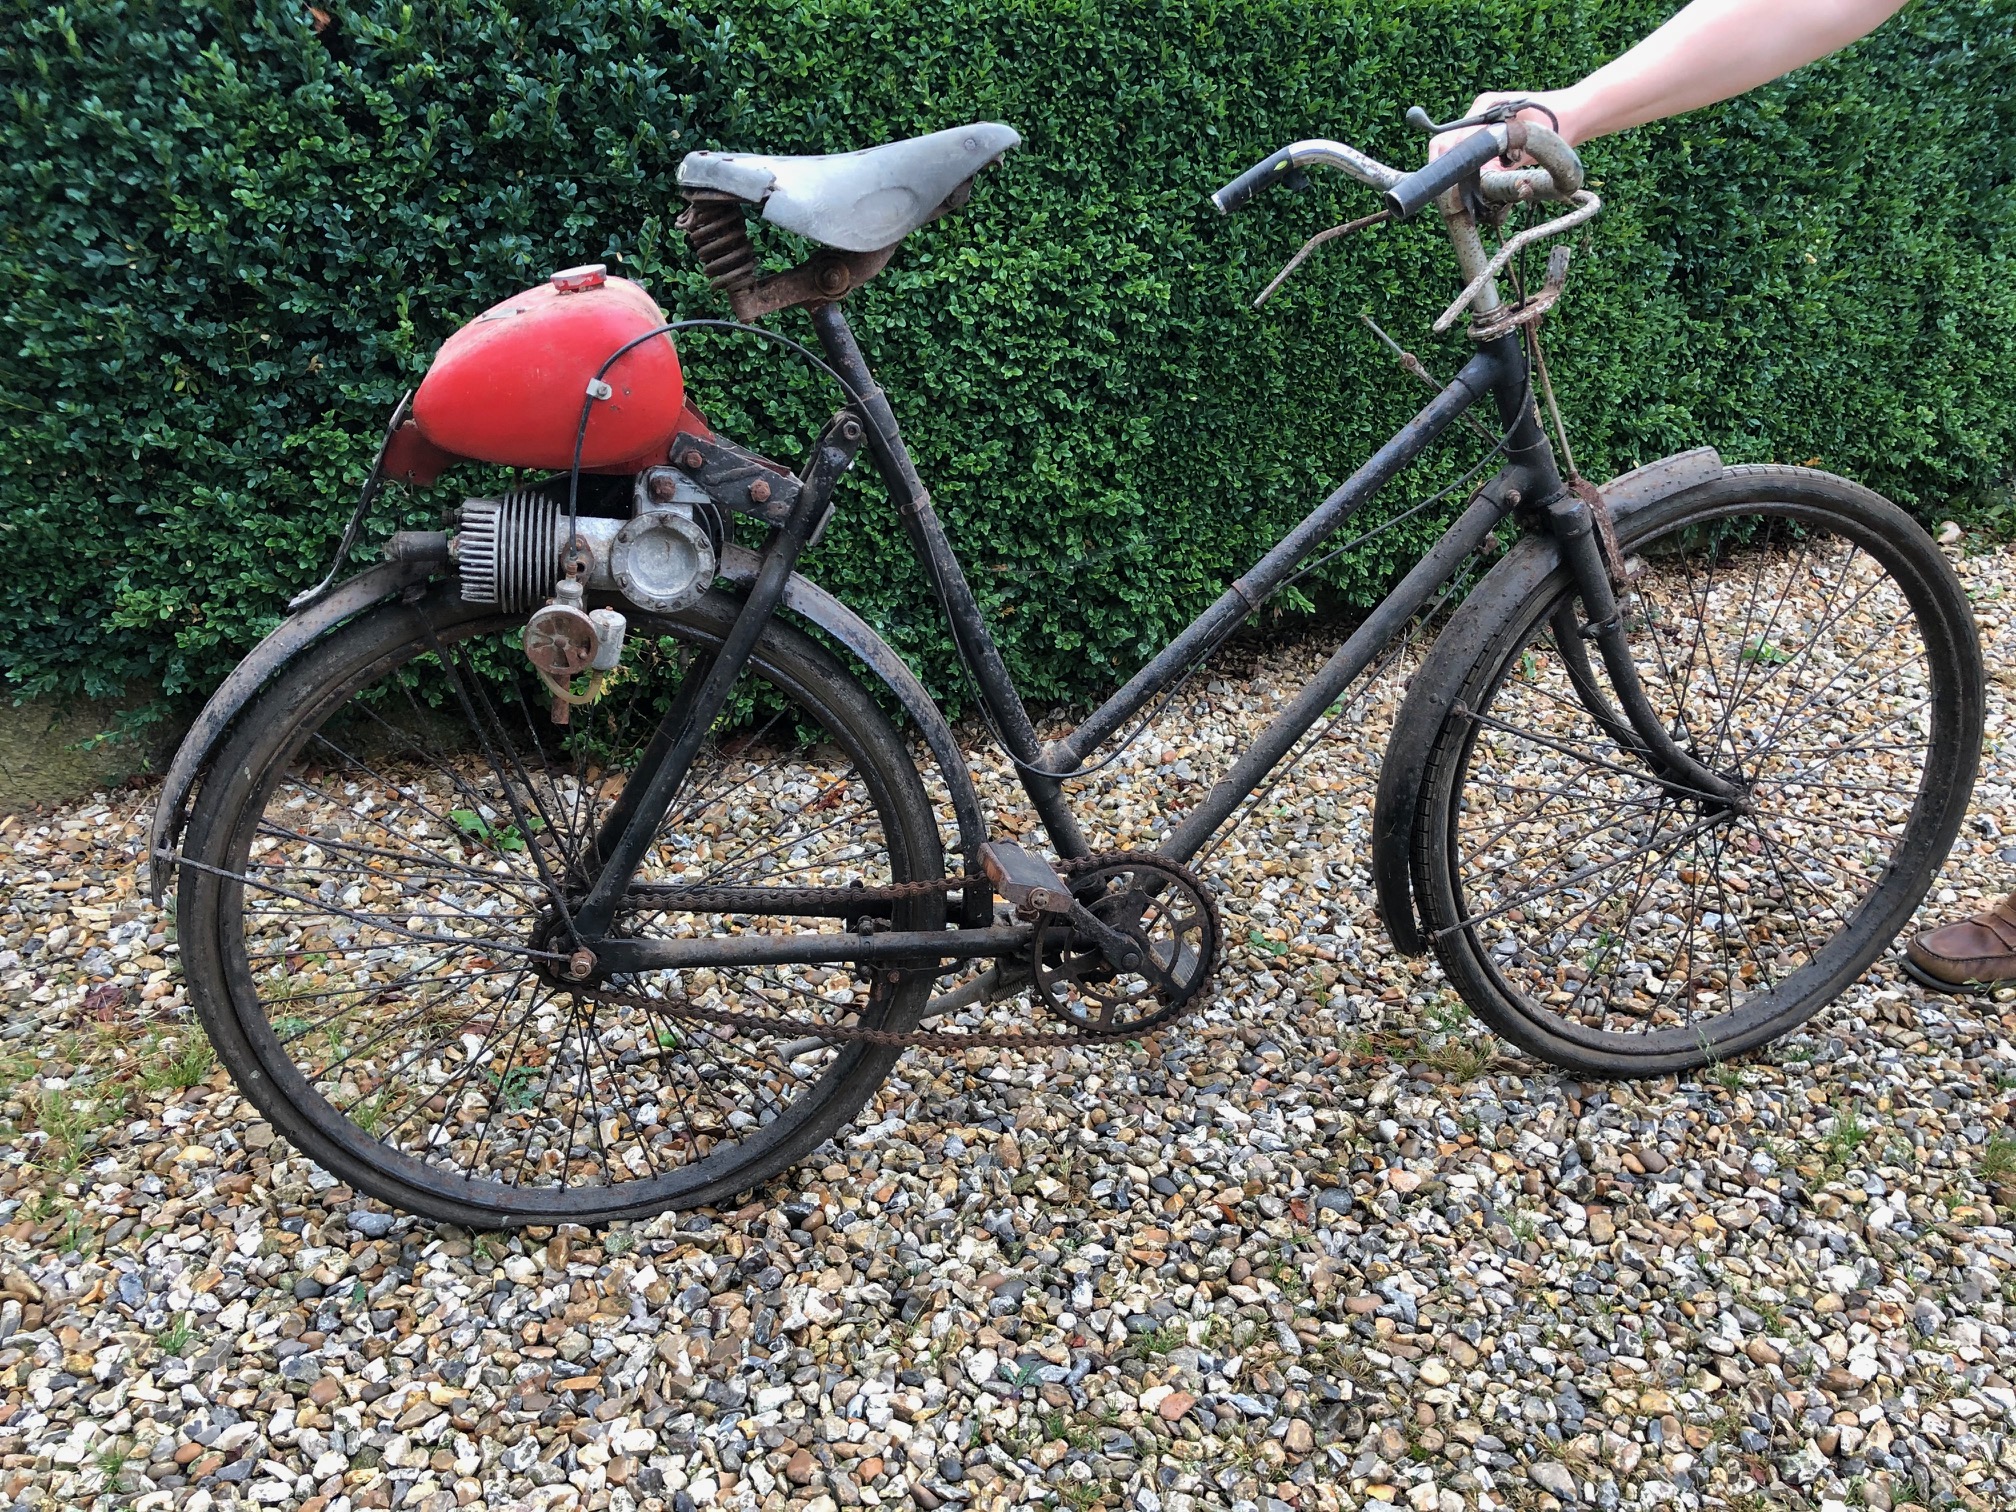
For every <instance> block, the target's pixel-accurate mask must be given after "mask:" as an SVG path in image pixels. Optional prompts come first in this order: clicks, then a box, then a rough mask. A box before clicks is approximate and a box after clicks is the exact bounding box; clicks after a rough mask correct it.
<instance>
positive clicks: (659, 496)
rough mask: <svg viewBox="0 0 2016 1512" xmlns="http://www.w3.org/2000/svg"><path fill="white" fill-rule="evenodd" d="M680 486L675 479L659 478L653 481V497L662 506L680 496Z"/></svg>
mask: <svg viewBox="0 0 2016 1512" xmlns="http://www.w3.org/2000/svg"><path fill="white" fill-rule="evenodd" d="M678 492H679V484H678V482H677V481H676V480H675V479H672V478H665V477H658V478H653V479H652V480H651V497H652V498H653V499H655V500H657V501H658V502H659V503H660V504H663V503H665V502H666V501H667V500H669V499H672V498H674V497H676V496H677V495H678Z"/></svg>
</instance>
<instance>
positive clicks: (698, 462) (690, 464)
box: [679, 448, 707, 472]
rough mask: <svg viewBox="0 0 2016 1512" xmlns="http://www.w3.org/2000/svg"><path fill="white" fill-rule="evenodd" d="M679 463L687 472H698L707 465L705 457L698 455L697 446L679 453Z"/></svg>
mask: <svg viewBox="0 0 2016 1512" xmlns="http://www.w3.org/2000/svg"><path fill="white" fill-rule="evenodd" d="M679 465H680V466H681V467H683V468H685V469H686V471H688V472H698V471H700V469H701V468H703V467H705V466H706V465H707V459H706V458H705V457H703V456H701V455H700V452H699V450H698V448H694V449H692V450H689V451H686V452H682V453H681V454H680V457H679Z"/></svg>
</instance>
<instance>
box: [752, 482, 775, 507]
mask: <svg viewBox="0 0 2016 1512" xmlns="http://www.w3.org/2000/svg"><path fill="white" fill-rule="evenodd" d="M749 502H750V503H751V504H768V503H769V502H770V485H769V484H768V483H766V482H764V481H763V479H761V478H758V479H757V480H756V481H755V482H754V483H751V484H750V485H749Z"/></svg>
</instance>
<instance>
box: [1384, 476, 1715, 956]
mask: <svg viewBox="0 0 2016 1512" xmlns="http://www.w3.org/2000/svg"><path fill="white" fill-rule="evenodd" d="M1721 475H1722V458H1721V457H1720V456H1718V455H1717V454H1716V452H1715V450H1714V448H1713V447H1707V446H1702V447H1697V448H1695V449H1694V450H1693V451H1685V452H1678V453H1676V454H1674V455H1673V456H1670V457H1662V458H1661V459H1660V460H1658V461H1657V462H1648V463H1646V464H1645V466H1643V467H1640V468H1635V469H1633V470H1632V471H1630V472H1627V473H1622V474H1620V475H1618V476H1617V477H1615V478H1613V479H1611V480H1610V481H1609V482H1608V483H1606V484H1604V485H1603V488H1602V494H1603V498H1604V501H1605V502H1606V503H1607V504H1608V505H1609V506H1610V513H1611V515H1612V517H1613V518H1614V519H1616V520H1618V521H1624V520H1628V519H1630V518H1631V516H1633V515H1634V514H1636V513H1638V512H1639V511H1640V510H1643V509H1646V508H1648V507H1649V506H1651V505H1653V504H1656V503H1658V502H1659V501H1660V500H1661V499H1664V498H1667V497H1668V496H1670V495H1672V494H1676V493H1679V492H1680V491H1681V490H1682V489H1686V488H1695V487H1698V486H1699V485H1700V484H1703V483H1707V482H1711V481H1712V480H1714V479H1716V478H1718V477H1720V476H1721ZM1559 560H1560V550H1559V548H1558V547H1557V546H1556V545H1555V542H1554V538H1553V537H1552V536H1549V535H1547V534H1545V533H1544V532H1541V531H1528V532H1527V533H1526V534H1524V535H1522V536H1521V537H1520V538H1519V540H1518V542H1517V543H1515V544H1514V546H1513V547H1512V549H1511V550H1510V551H1508V552H1506V553H1505V555H1504V557H1503V558H1501V559H1500V560H1499V562H1498V564H1497V565H1496V566H1495V567H1493V568H1492V569H1491V571H1490V572H1488V573H1486V574H1485V576H1484V579H1483V581H1482V582H1480V583H1478V585H1477V586H1476V587H1475V588H1474V589H1472V590H1471V591H1470V595H1469V597H1467V598H1466V599H1464V601H1463V603H1462V605H1461V606H1460V607H1459V608H1458V609H1457V611H1456V613H1455V614H1454V615H1453V616H1451V617H1450V620H1449V624H1448V625H1447V627H1446V628H1444V630H1443V631H1442V633H1441V634H1440V635H1438V636H1436V637H1435V644H1434V646H1433V647H1432V648H1431V649H1430V650H1429V653H1428V656H1427V659H1426V660H1425V661H1424V662H1423V663H1422V664H1421V669H1420V670H1419V671H1418V672H1416V673H1415V674H1414V676H1413V678H1412V680H1411V681H1410V683H1409V685H1408V690H1407V699H1406V702H1405V703H1403V704H1402V705H1401V706H1400V714H1399V717H1398V718H1396V719H1395V720H1394V721H1393V733H1392V734H1391V735H1390V736H1389V737H1387V741H1386V755H1385V757H1384V759H1383V760H1382V761H1381V763H1380V767H1379V795H1378V798H1377V799H1376V801H1375V802H1374V804H1373V808H1372V887H1373V892H1374V896H1375V898H1376V900H1377V906H1378V910H1379V917H1380V920H1381V921H1382V922H1383V923H1384V924H1385V926H1386V933H1387V935H1388V936H1389V937H1390V938H1391V939H1392V941H1393V945H1394V948H1396V949H1397V950H1399V951H1400V952H1401V954H1403V955H1411V956H1418V955H1423V954H1425V953H1426V952H1427V949H1428V940H1427V937H1426V935H1425V934H1424V932H1423V930H1422V926H1421V923H1420V916H1419V914H1418V913H1417V911H1416V909H1415V906H1414V865H1413V856H1414V828H1415V825H1416V824H1417V823H1419V820H1420V806H1421V785H1422V783H1423V781H1424V780H1425V779H1426V775H1427V774H1426V771H1425V769H1424V762H1425V758H1426V754H1427V752H1428V751H1429V750H1430V749H1431V748H1432V747H1433V745H1434V743H1435V735H1436V732H1437V731H1439V730H1440V729H1441V728H1442V724H1443V721H1444V720H1446V719H1447V718H1448V717H1449V707H1450V704H1451V703H1452V702H1453V701H1454V700H1455V697H1456V690H1457V687H1458V685H1459V683H1460V682H1461V679H1462V673H1463V671H1464V669H1466V668H1468V667H1469V666H1470V665H1471V663H1472V662H1474V661H1475V660H1476V659H1477V657H1478V656H1479V655H1480V654H1482V652H1483V649H1484V642H1485V640H1486V639H1487V638H1488V637H1489V635H1490V633H1491V631H1492V628H1493V618H1492V616H1490V615H1487V614H1486V613H1485V612H1484V609H1483V607H1482V606H1485V605H1489V604H1495V603H1497V602H1498V599H1499V592H1498V591H1496V590H1500V589H1502V588H1504V587H1505V586H1506V585H1509V584H1511V583H1514V582H1519V581H1525V582H1535V583H1537V582H1538V581H1540V580H1541V579H1542V578H1544V577H1545V576H1547V574H1549V573H1550V572H1552V571H1553V570H1554V568H1555V567H1556V566H1557V565H1558V564H1559Z"/></svg>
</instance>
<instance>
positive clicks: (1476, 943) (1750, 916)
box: [1414, 467, 1984, 1076]
mask: <svg viewBox="0 0 2016 1512" xmlns="http://www.w3.org/2000/svg"><path fill="white" fill-rule="evenodd" d="M1619 534H1620V538H1621V542H1620V543H1621V545H1622V546H1623V548H1624V551H1625V553H1626V556H1627V559H1628V560H1630V562H1631V563H1632V565H1633V566H1636V567H1640V568H1641V570H1640V571H1639V572H1638V574H1637V576H1636V577H1635V579H1634V581H1633V582H1632V583H1631V584H1630V586H1629V588H1628V589H1627V590H1626V591H1625V592H1624V593H1623V594H1621V595H1620V598H1621V600H1622V607H1623V612H1624V615H1625V629H1626V633H1627V636H1628V639H1629V642H1630V646H1631V650H1632V654H1633V660H1634V662H1635V663H1636V666H1637V669H1638V674H1639V677H1640V678H1641V680H1642V681H1643V683H1644V686H1645V691H1646V694H1647V696H1648V698H1649V699H1650V700H1651V703H1652V706H1653V708H1654V709H1656V710H1657V711H1658V712H1659V713H1660V715H1661V717H1662V718H1663V719H1664V720H1665V721H1666V726H1667V729H1668V730H1669V731H1670V733H1671V734H1672V735H1673V736H1674V738H1675V739H1676V740H1677V741H1678V742H1679V743H1680V745H1681V746H1682V747H1684V748H1685V749H1687V750H1688V751H1689V752H1691V753H1692V755H1693V756H1694V757H1695V758H1696V759H1697V760H1699V761H1700V762H1702V763H1703V764H1704V765H1706V766H1707V767H1709V768H1710V769H1712V770H1714V771H1715V772H1717V773H1719V774H1721V775H1722V776H1724V777H1725V778H1727V779H1729V780H1730V781H1731V782H1732V783H1733V784H1734V785H1735V787H1736V789H1737V797H1736V798H1735V800H1733V801H1730V800H1726V799H1715V798H1712V797H1711V796H1710V795H1708V794H1706V793H1701V792H1696V791H1693V790H1689V789H1687V788H1686V786H1685V784H1684V783H1674V782H1672V781H1670V780H1669V781H1664V782H1662V781H1660V780H1658V779H1657V778H1656V777H1655V774H1654V773H1653V771H1652V769H1651V767H1650V766H1649V765H1648V764H1647V761H1646V760H1645V759H1644V758H1642V757H1641V756H1640V755H1639V754H1638V753H1637V752H1636V751H1635V750H1633V749H1630V748H1629V746H1630V745H1631V743H1632V742H1631V737H1630V735H1629V732H1628V727H1627V726H1623V725H1621V724H1620V722H1619V719H1620V716H1618V715H1617V714H1616V711H1615V707H1614V702H1613V701H1612V700H1610V699H1609V698H1608V696H1607V691H1608V690H1607V684H1605V683H1603V682H1601V678H1602V673H1601V671H1600V663H1599V664H1596V666H1597V668H1598V670H1595V671H1594V672H1592V671H1591V666H1592V662H1593V661H1594V659H1593V658H1592V657H1591V656H1589V655H1588V653H1587V651H1586V650H1585V649H1584V648H1583V647H1582V646H1580V645H1578V644H1576V631H1577V630H1578V629H1579V626H1580V624H1581V621H1582V619H1583V618H1584V616H1583V615H1581V614H1580V612H1579V610H1580V605H1579V602H1578V601H1577V599H1576V595H1575V590H1574V587H1573V584H1572V582H1571V581H1570V579H1569V576H1568V574H1567V572H1566V570H1565V569H1564V568H1555V569H1553V570H1552V571H1551V572H1548V573H1547V574H1546V575H1545V576H1544V577H1541V578H1540V580H1539V581H1537V582H1536V581H1526V582H1519V581H1516V580H1515V581H1512V582H1508V583H1506V584H1504V585H1503V586H1502V588H1501V590H1500V592H1501V595H1502V596H1501V598H1500V599H1499V600H1497V601H1495V602H1493V603H1489V604H1486V605H1484V606H1482V612H1483V613H1484V614H1485V616H1486V617H1487V619H1491V618H1492V617H1494V616H1495V623H1494V624H1492V625H1491V626H1490V628H1489V630H1488V632H1487V633H1486V634H1485V635H1484V636H1483V637H1482V639H1481V645H1482V649H1481V650H1480V652H1479V653H1478V654H1477V656H1476V657H1475V659H1474V661H1473V662H1472V663H1471V664H1470V665H1469V666H1468V667H1467V668H1463V669H1458V671H1457V672H1456V673H1455V675H1456V676H1457V677H1458V678H1459V684H1458V687H1457V690H1456V696H1455V699H1454V701H1453V704H1452V705H1451V712H1450V714H1449V716H1448V717H1447V719H1446V720H1445V721H1444V723H1443V725H1442V727H1441V729H1440V731H1439V732H1438V734H1437V736H1436V738H1435V740H1434V742H1433V745H1432V747H1431V749H1430V751H1429V755H1428V767H1427V772H1426V781H1425V782H1424V784H1423V791H1422V800H1421V801H1422V807H1421V810H1420V813H1419V818H1418V822H1417V824H1416V827H1415V854H1414V877H1415V886H1416V894H1417V897H1418V898H1419V899H1420V902H1421V907H1422V913H1423V917H1424V920H1425V922H1426V923H1427V925H1428V931H1429V934H1430V937H1431V939H1432V941H1433V944H1434V948H1435V951H1436V954H1437V956H1438V957H1439V959H1440V960H1441V962H1442V965H1443V968H1444V969H1445V970H1446V971H1447V972H1448V974H1449V976H1450V978H1451V980H1452V981H1453V983H1454V984H1455V986H1456V988H1457V990H1458V991H1459V992H1461V994H1462V995H1463V997H1464V998H1465V1000H1466V1001H1468V1002H1469V1004H1470V1005H1471V1007H1472V1008H1473V1009H1474V1010H1475V1011H1476V1012H1477V1013H1478V1014H1479V1016H1480V1017H1482V1018H1483V1019H1484V1020H1485V1021H1486V1022H1487V1023H1489V1024H1490V1025H1491V1026H1492V1027H1493V1028H1495V1029H1496V1030H1498V1031H1499V1032H1500V1033H1501V1034H1503V1035H1504V1036H1505V1037H1506V1038H1507V1039H1510V1040H1511V1041H1513V1042H1514V1043H1515V1044H1518V1045H1519V1046H1521V1047H1522V1048H1524V1049H1526V1050H1528V1051H1531V1052H1532V1053H1534V1054H1536V1055H1539V1056H1541V1057H1543V1058H1544V1059H1546V1060H1548V1061H1551V1062H1553V1063H1554V1064H1556V1065H1559V1066H1561V1067H1563V1068H1565V1069H1568V1070H1571V1071H1574V1072H1576V1073H1578V1074H1583V1075H1623V1076H1637V1075H1656V1074H1663V1073H1666V1072H1672V1071H1680V1070H1687V1069H1691V1068H1694V1067H1698V1066H1701V1065H1705V1064H1708V1063H1710V1062H1713V1061H1716V1060H1719V1059H1723V1058H1726V1057H1729V1056H1733V1055H1737V1054H1740V1053H1742V1052H1744V1051H1746V1050H1749V1049H1752V1048H1754V1047H1756V1046H1758V1045H1761V1044H1763V1043H1765V1042H1766V1041H1769V1040H1771V1039H1774V1038H1776V1037H1777V1036H1779V1035H1781V1034H1784V1033H1786V1032H1788V1031H1789V1030H1791V1029H1793V1028H1794V1027H1796V1026H1797V1025H1799V1024H1801V1023H1803V1022H1805V1020H1806V1019H1808V1018H1809V1017H1811V1016H1812V1015H1813V1014H1814V1013H1815V1012H1816V1011H1818V1010H1819V1009H1820V1008H1821V1007H1823V1006H1824V1005H1825V1004H1827V1003H1828V1002H1830V1001H1832V1000H1833V999H1834V998H1835V997H1836V996H1837V995H1838V994H1839V993H1840V992H1841V991H1842V990H1843V989H1844V988H1846V987H1847V986H1848V984H1849V983H1851V982H1853V981H1854V980H1855V978H1856V977H1857V976H1859V975H1860V974H1861V973H1862V972H1863V971H1864V970H1865V969H1867V968H1868V966H1869V965H1870V963H1871V962H1873V961H1874V960H1875V959H1876V958H1877V957H1878V956H1879V955H1880V954H1881V953H1882V952H1883V950H1884V948H1885V947H1886V946H1887V945H1888V944H1889V943H1890V941H1891V940H1892V939H1893V938H1894V937H1895V936H1896V934H1897V932H1898V930H1899V929H1900V928H1902V926H1903V925H1904V923H1905V922H1906V920H1907V919H1908V918H1909V917H1910V915H1911V912H1912V910H1913V909H1914V908H1915V907H1916V906H1917V905H1918V902H1919V900H1920V899H1921V898H1922V897H1923V896H1924V893H1925V890H1926V887H1927V886H1928V885H1929V883H1930V882H1931V879H1932V876H1933V874H1934V873H1935V872H1936V870H1937V869H1938V867H1939V864H1940V862H1941V861H1942V860H1943V859H1944V858H1945V855H1946V851H1947V848H1948V847H1949V846H1950V845H1951V843H1952V840H1953V836H1954V834H1955V832H1956V831H1957V830H1958V828H1959V826H1960V822H1961V820H1962V818H1963V816H1964V815H1965V813H1966V809H1967V799H1968V795H1969V793H1970V791H1971V790H1972V787H1973V783H1974V774H1975V769H1976V766H1977V764H1978V761H1979V755H1980V746H1981V730H1982V721H1983V708H1984V695H1983V690H1982V671H1981V653H1980V647H1979V644H1978V641H1977V639H1976V636H1975V633H1974V626H1973V616H1972V613H1971V610H1970V608H1969V605H1968V602H1967V599H1966V595H1965V593H1964V592H1963V591H1962V589H1961V586H1960V583H1959V580H1958V578H1957V577H1956V576H1955V574H1954V572H1953V569H1952V567H1951V565H1950V564H1949V563H1948V562H1947V561H1946V559H1945V558H1944V557H1943V556H1942V555H1941V554H1940V552H1939V551H1938V549H1937V548H1936V547H1935V546H1934V545H1933V543H1932V541H1931V540H1930V539H1929V538H1928V537H1927V536H1926V534H1925V532H1924V531H1923V530H1922V529H1920V528H1919V527H1918V526H1917V525H1916V524H1915V523H1914V522H1913V521H1912V520H1911V519H1910V518H1909V517H1908V516H1906V515H1905V514H1904V513H1903V512H1902V511H1901V510H1899V509H1897V508H1896V506H1894V505H1892V504H1890V503H1888V502H1887V501H1885V500H1883V499H1882V498H1879V497H1878V496H1877V495H1875V494H1873V493H1870V492H1869V491H1868V490H1866V489H1863V488H1859V487H1857V486H1855V485H1854V484H1851V483H1848V482H1845V481H1844V480H1842V479H1839V478H1834V477H1830V476H1828V475H1827V474H1824V473H1816V472H1809V471H1806V470H1804V469H1799V468H1787V467H1738V468H1731V469H1729V470H1728V471H1727V472H1725V474H1724V475H1723V476H1722V477H1721V478H1719V479H1717V480H1715V481H1713V482H1710V483H1706V484H1702V485H1700V486H1699V487H1696V488H1691V489H1687V490H1685V491H1683V492H1681V493H1679V494H1676V495H1675V496H1673V497H1672V498H1670V499H1667V500H1664V501H1662V502H1660V503H1659V504H1657V505H1654V506H1652V507H1650V508H1648V509H1646V510H1644V511H1642V512H1640V513H1639V514H1637V515H1634V516H1633V517H1631V518H1630V519H1629V520H1628V521H1623V522H1620V524H1619ZM1480 591H1481V590H1480Z"/></svg>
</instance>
